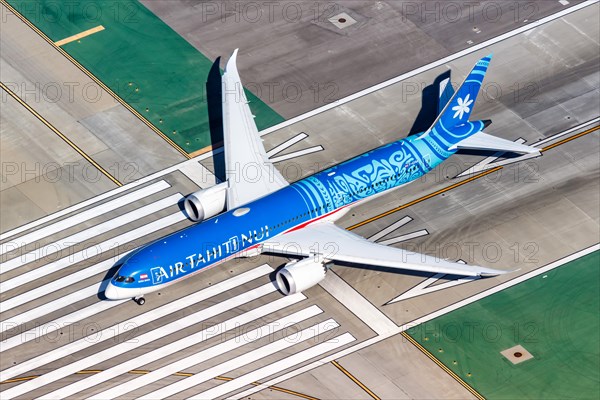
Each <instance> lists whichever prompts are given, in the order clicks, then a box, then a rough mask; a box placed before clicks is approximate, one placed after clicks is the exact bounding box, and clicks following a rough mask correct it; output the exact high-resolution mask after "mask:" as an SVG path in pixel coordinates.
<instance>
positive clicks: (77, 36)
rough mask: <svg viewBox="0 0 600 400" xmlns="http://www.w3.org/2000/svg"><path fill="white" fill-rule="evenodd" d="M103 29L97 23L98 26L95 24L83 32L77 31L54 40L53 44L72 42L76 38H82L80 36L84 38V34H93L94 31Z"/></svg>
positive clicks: (60, 44) (62, 44)
mask: <svg viewBox="0 0 600 400" xmlns="http://www.w3.org/2000/svg"><path fill="white" fill-rule="evenodd" d="M103 30H104V27H103V26H102V25H98V26H96V27H94V28H92V29H88V30H87V31H83V32H80V33H78V34H76V35H73V36H69V37H67V38H64V39H62V40H59V41H58V42H54V44H55V45H57V46H64V45H65V44H67V43H71V42H74V41H76V40H79V39H82V38H84V37H86V36H90V35H93V34H94V33H96V32H101V31H103Z"/></svg>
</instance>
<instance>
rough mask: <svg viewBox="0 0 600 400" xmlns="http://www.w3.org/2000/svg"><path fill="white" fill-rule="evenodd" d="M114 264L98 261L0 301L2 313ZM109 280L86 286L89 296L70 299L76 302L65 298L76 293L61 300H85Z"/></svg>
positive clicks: (108, 261)
mask: <svg viewBox="0 0 600 400" xmlns="http://www.w3.org/2000/svg"><path fill="white" fill-rule="evenodd" d="M134 250H135V249H134ZM132 251H133V250H132ZM128 253H129V252H127V253H123V255H122V257H125V256H126V255H127V254H128ZM114 264H115V260H114V259H112V258H109V259H108V260H104V261H100V262H99V263H97V264H94V265H92V266H91V267H88V268H85V269H82V270H80V271H77V272H74V273H72V274H71V275H67V276H65V277H63V278H59V279H56V280H53V281H51V282H48V283H46V284H45V285H42V286H38V287H37V288H35V289H31V290H29V291H27V292H25V293H23V294H20V295H18V296H14V297H10V298H9V299H7V300H4V301H2V312H6V311H8V310H11V309H13V308H15V307H18V306H21V305H23V304H27V303H29V302H32V301H33V300H35V299H38V298H40V297H43V296H45V295H48V294H51V293H53V292H56V291H57V290H60V289H64V288H66V287H69V286H71V285H73V284H74V283H77V282H79V281H82V280H84V279H87V278H89V277H92V276H94V275H96V274H100V273H102V272H105V271H108V270H109V269H110V268H111V267H112V266H113V265H114ZM109 280H110V279H107V280H106V281H102V282H99V283H97V284H95V285H92V286H88V287H87V288H85V293H89V294H86V295H83V296H74V297H70V298H73V299H77V300H72V301H68V302H67V300H66V297H69V296H73V295H74V294H75V293H76V292H73V293H70V294H68V295H66V296H63V299H64V301H65V303H68V304H71V303H74V302H75V301H78V300H82V299H85V298H86V297H89V296H92V295H94V294H96V293H98V291H99V290H100V287H101V286H102V285H103V284H104V283H106V282H108V281H109ZM58 300H60V299H58ZM46 304H49V303H46ZM44 306H45V304H44ZM27 312H28V311H26V312H25V313H23V314H26V313H27ZM23 314H19V315H18V316H17V317H21V316H22V315H23ZM15 318H16V317H12V318H11V320H13V321H14V319H15ZM27 321H29V320H27ZM0 332H4V328H2V329H1V330H0Z"/></svg>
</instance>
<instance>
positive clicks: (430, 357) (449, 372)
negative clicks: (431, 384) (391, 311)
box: [400, 332, 485, 400]
mask: <svg viewBox="0 0 600 400" xmlns="http://www.w3.org/2000/svg"><path fill="white" fill-rule="evenodd" d="M400 334H401V335H402V336H404V337H405V338H406V340H408V341H409V342H411V343H412V344H413V345H415V347H416V348H417V349H419V350H421V352H422V353H423V354H425V355H426V356H427V357H429V359H430V360H431V361H433V362H434V363H436V364H437V365H438V366H439V367H440V368H441V369H443V370H444V371H446V373H447V374H448V375H450V376H451V377H452V378H454V380H456V381H457V382H458V383H460V384H461V385H462V386H463V387H464V388H465V389H467V390H468V391H469V392H471V394H472V395H473V396H475V397H477V398H478V399H479V400H485V397H483V396H482V395H480V394H479V392H477V391H476V390H475V389H473V388H472V387H471V386H470V385H469V384H468V383H466V382H465V381H463V380H462V379H461V378H460V376H458V375H456V374H455V373H454V372H453V371H452V370H451V369H450V368H448V367H446V366H445V365H444V364H443V363H442V362H441V361H440V360H438V359H437V358H436V357H435V356H434V355H433V354H431V353H430V352H429V351H428V350H427V349H426V348H425V347H423V346H421V344H420V343H419V342H417V341H416V340H415V339H413V338H412V337H411V336H410V335H409V334H408V333H406V332H401V333H400Z"/></svg>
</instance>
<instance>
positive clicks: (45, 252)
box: [1, 193, 183, 273]
mask: <svg viewBox="0 0 600 400" xmlns="http://www.w3.org/2000/svg"><path fill="white" fill-rule="evenodd" d="M182 198H183V196H182V195H181V193H176V194H173V195H171V196H168V197H165V198H164V199H161V200H158V201H156V202H154V203H150V204H148V205H145V206H142V207H140V208H138V209H136V210H133V211H130V212H128V213H125V214H123V215H121V216H119V217H116V218H113V219H110V220H108V221H105V222H102V223H99V224H97V225H94V226H92V227H90V228H88V229H85V230H83V231H81V232H77V233H75V234H73V235H70V236H67V237H65V238H63V239H60V240H57V241H56V242H54V243H50V244H47V245H45V246H43V247H39V248H36V249H35V250H33V251H30V252H27V253H25V254H21V255H19V256H17V257H15V258H12V259H10V260H8V261H5V262H4V263H2V270H1V273H5V272H8V271H12V270H13V269H16V268H19V267H22V266H24V265H26V264H29V263H31V262H34V261H37V260H39V259H40V258H43V257H47V256H50V255H52V254H54V253H60V252H64V251H65V250H67V249H68V248H70V247H71V246H74V245H76V244H78V243H81V242H84V241H86V240H88V239H91V238H93V237H94V236H98V235H101V234H103V233H106V232H109V231H111V230H113V229H116V228H119V227H122V226H125V225H127V224H129V223H131V222H133V221H136V220H139V219H142V218H144V217H147V216H149V215H152V214H155V213H157V212H158V211H160V210H162V209H163V208H167V207H171V206H174V205H177V202H178V201H179V200H181V199H182Z"/></svg>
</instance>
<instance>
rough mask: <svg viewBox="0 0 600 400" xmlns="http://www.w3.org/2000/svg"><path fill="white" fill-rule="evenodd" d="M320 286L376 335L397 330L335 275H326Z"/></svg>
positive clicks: (386, 318)
mask: <svg viewBox="0 0 600 400" xmlns="http://www.w3.org/2000/svg"><path fill="white" fill-rule="evenodd" d="M320 285H321V287H323V289H325V290H326V291H327V292H329V294H331V295H332V296H333V297H334V298H336V299H337V300H338V301H339V302H340V303H341V304H343V305H344V307H346V308H347V309H348V310H350V311H351V312H352V313H353V314H354V315H356V316H357V317H358V318H360V319H361V320H362V322H364V323H365V324H366V325H367V326H368V327H369V328H371V329H373V330H374V331H375V332H376V333H377V334H378V335H384V334H386V333H388V332H395V331H397V330H398V325H396V324H395V323H394V322H393V321H392V320H391V319H389V318H388V317H387V316H386V315H385V314H384V313H382V312H381V311H379V310H378V309H377V307H375V306H374V305H373V304H371V302H370V301H368V300H367V299H365V298H364V297H363V296H362V295H361V294H360V293H358V292H357V291H356V289H354V288H353V287H352V286H350V285H348V284H347V283H346V282H345V281H344V280H343V279H342V278H340V277H339V276H337V275H336V274H334V273H329V274H326V275H325V279H323V280H322V281H321V283H320Z"/></svg>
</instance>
